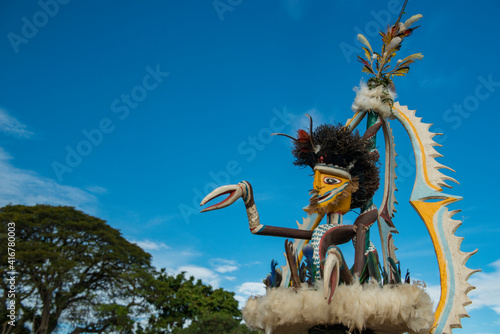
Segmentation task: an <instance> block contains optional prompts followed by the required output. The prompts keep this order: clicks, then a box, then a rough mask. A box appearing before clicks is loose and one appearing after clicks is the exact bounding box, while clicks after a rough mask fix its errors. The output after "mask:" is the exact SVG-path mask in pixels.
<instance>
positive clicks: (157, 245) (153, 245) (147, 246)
mask: <svg viewBox="0 0 500 334" xmlns="http://www.w3.org/2000/svg"><path fill="white" fill-rule="evenodd" d="M130 242H133V243H135V244H137V246H139V247H141V248H142V249H144V250H160V249H170V247H168V246H167V245H165V244H164V243H163V242H154V241H151V240H144V241H132V240H131V241H130Z"/></svg>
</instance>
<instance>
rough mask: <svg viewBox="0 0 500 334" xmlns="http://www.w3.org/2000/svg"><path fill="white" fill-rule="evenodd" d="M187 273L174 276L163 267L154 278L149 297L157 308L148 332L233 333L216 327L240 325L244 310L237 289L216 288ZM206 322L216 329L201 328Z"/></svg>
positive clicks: (150, 320)
mask: <svg viewBox="0 0 500 334" xmlns="http://www.w3.org/2000/svg"><path fill="white" fill-rule="evenodd" d="M184 274H185V273H184V272H183V273H180V274H178V275H175V276H173V275H169V274H167V273H166V271H165V270H164V269H162V270H161V272H160V273H159V275H158V276H157V277H156V278H155V279H154V282H152V285H151V289H152V291H151V293H150V297H149V299H148V301H149V303H151V304H152V305H153V306H154V307H155V309H156V312H155V314H152V315H151V316H150V318H149V321H148V325H149V326H148V327H147V328H146V329H145V331H144V332H145V333H165V332H167V333H170V332H171V333H232V332H231V331H222V332H218V331H216V329H217V328H219V326H221V328H222V327H224V328H226V329H225V330H228V329H227V328H228V327H231V326H232V327H231V330H233V329H234V330H236V329H238V328H239V327H240V326H239V324H240V322H241V312H240V310H239V309H238V302H237V301H236V300H235V299H234V293H233V292H228V291H225V290H223V289H213V288H212V287H211V286H210V285H205V284H203V283H202V281H200V280H195V279H194V277H192V276H191V277H190V278H189V279H186V277H185V275H184ZM230 319H232V320H230ZM218 320H220V321H221V323H218ZM190 322H191V324H190V326H189V327H187V328H184V327H186V325H189V323H190ZM192 326H193V327H192ZM204 326H212V327H211V328H213V329H214V331H208V330H207V331H204V332H203V331H198V328H205V327H204ZM245 328H246V326H245ZM184 330H185V331H184ZM234 333H240V332H238V331H236V332H234ZM241 333H244V332H241Z"/></svg>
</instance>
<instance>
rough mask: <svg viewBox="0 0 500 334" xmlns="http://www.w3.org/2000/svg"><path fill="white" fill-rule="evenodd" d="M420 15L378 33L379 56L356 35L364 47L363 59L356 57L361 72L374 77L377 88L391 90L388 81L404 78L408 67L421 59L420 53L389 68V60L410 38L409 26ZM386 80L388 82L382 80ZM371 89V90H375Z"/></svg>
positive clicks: (359, 35) (361, 36)
mask: <svg viewBox="0 0 500 334" xmlns="http://www.w3.org/2000/svg"><path fill="white" fill-rule="evenodd" d="M421 18H422V15H420V14H418V15H413V16H412V17H410V18H409V19H408V20H406V22H405V23H401V22H399V23H398V24H397V25H393V26H391V27H389V28H388V29H387V30H386V31H380V32H379V34H380V36H381V37H382V52H381V53H380V54H378V53H376V52H374V51H373V49H372V47H371V45H370V42H368V40H367V39H366V37H365V36H363V35H362V34H358V41H360V42H361V43H362V44H363V45H364V46H365V47H362V49H363V51H364V53H365V54H364V56H365V57H364V58H362V57H360V56H358V59H359V61H360V62H361V63H362V64H363V68H362V72H364V73H368V74H371V75H374V76H375V79H377V80H376V81H375V82H376V83H377V85H376V86H375V87H377V86H379V85H384V87H386V88H388V89H391V90H393V89H394V84H393V83H392V81H391V80H390V79H391V78H392V77H394V76H404V75H405V74H407V73H408V71H409V66H410V64H412V63H413V62H414V61H415V60H417V59H422V58H423V55H422V54H421V53H415V54H412V55H410V56H408V57H406V58H404V59H403V60H399V61H398V62H397V64H396V65H394V67H392V68H391V65H390V63H391V60H392V58H393V57H395V56H396V53H397V52H398V51H399V50H400V49H401V45H402V42H403V41H404V39H405V38H406V37H408V36H410V35H411V34H412V33H413V31H414V30H415V29H417V28H418V26H417V27H414V28H410V26H411V25H412V24H413V23H415V22H417V21H418V20H420V19H421ZM383 78H387V79H388V80H382V79H383ZM375 87H371V88H375Z"/></svg>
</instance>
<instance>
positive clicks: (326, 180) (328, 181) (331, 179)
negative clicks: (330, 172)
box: [323, 176, 342, 184]
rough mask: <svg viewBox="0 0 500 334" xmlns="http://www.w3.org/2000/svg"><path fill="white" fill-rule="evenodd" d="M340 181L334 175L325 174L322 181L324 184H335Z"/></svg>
mask: <svg viewBox="0 0 500 334" xmlns="http://www.w3.org/2000/svg"><path fill="white" fill-rule="evenodd" d="M340 182H342V181H340V180H339V179H336V178H334V177H329V176H326V177H325V178H324V179H323V183H324V184H337V183H340Z"/></svg>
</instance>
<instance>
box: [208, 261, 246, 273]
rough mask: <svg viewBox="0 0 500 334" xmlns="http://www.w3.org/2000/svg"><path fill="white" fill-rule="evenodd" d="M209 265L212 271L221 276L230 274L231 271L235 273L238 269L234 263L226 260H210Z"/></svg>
mask: <svg viewBox="0 0 500 334" xmlns="http://www.w3.org/2000/svg"><path fill="white" fill-rule="evenodd" d="M210 265H211V266H212V267H213V269H214V270H215V271H216V272H218V273H221V274H225V273H232V272H233V271H236V270H238V269H239V267H238V265H237V263H236V261H234V260H226V259H219V258H216V259H211V260H210Z"/></svg>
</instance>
